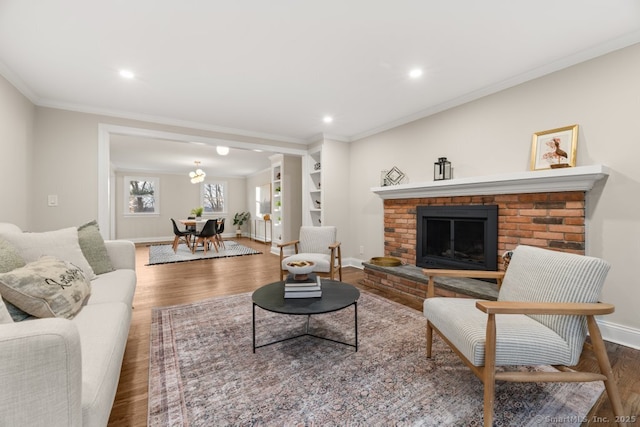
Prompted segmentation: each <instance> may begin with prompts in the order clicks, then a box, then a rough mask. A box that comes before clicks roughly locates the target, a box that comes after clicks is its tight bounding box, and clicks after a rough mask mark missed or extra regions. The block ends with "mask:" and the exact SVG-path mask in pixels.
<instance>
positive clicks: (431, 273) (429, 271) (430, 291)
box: [422, 268, 504, 298]
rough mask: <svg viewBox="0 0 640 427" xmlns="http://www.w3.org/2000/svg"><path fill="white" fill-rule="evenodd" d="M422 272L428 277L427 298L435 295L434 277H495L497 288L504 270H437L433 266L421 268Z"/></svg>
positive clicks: (500, 283)
mask: <svg viewBox="0 0 640 427" xmlns="http://www.w3.org/2000/svg"><path fill="white" fill-rule="evenodd" d="M422 272H423V273H424V275H425V276H427V277H428V278H429V284H428V285H427V298H433V297H435V296H436V283H435V277H436V276H440V277H466V278H468V279H495V280H496V282H497V283H498V289H500V286H501V285H502V279H503V278H504V271H486V270H438V269H434V268H423V269H422Z"/></svg>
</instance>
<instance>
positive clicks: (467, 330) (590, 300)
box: [423, 245, 624, 426]
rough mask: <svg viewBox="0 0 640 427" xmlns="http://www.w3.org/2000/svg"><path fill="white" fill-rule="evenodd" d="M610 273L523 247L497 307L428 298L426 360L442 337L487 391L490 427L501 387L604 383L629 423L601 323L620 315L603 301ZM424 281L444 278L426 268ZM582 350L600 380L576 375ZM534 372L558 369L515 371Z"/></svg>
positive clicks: (586, 260)
mask: <svg viewBox="0 0 640 427" xmlns="http://www.w3.org/2000/svg"><path fill="white" fill-rule="evenodd" d="M609 267H610V266H609V264H608V263H607V262H606V261H604V260H601V259H598V258H594V257H588V256H582V255H576V254H571V253H564V252H558V251H552V250H548V249H541V248H535V247H531V246H523V245H521V246H518V247H517V248H516V249H515V250H514V251H513V253H512V256H511V261H510V262H509V268H508V269H507V271H506V272H505V273H504V278H503V279H502V285H501V286H500V292H499V294H498V301H484V300H475V299H470V298H447V297H436V298H427V299H425V301H424V308H423V312H424V316H425V317H426V318H427V330H426V336H427V357H428V358H431V351H432V340H433V331H436V332H437V333H438V335H439V336H440V337H442V338H443V340H444V341H445V342H446V343H447V344H448V345H449V347H451V348H452V349H453V350H454V351H455V353H456V354H457V355H458V356H460V358H461V359H462V360H463V361H464V362H465V364H466V365H467V366H468V367H469V368H470V369H471V371H472V372H473V373H474V374H475V375H476V376H477V377H478V378H479V379H480V380H481V381H482V383H483V384H484V425H485V426H491V425H492V423H493V407H494V401H495V389H496V384H495V383H496V381H512V382H588V381H603V383H604V385H605V388H606V390H607V394H608V396H609V401H610V402H611V406H612V409H613V413H614V414H615V415H616V418H621V419H622V418H624V417H622V415H623V414H622V403H621V401H620V395H619V393H618V387H617V385H616V381H615V378H614V376H613V372H612V369H611V364H610V362H609V357H608V355H607V350H606V348H605V345H604V342H603V340H602V336H601V335H600V330H599V328H598V324H597V323H596V320H595V316H598V315H605V314H610V313H612V312H613V311H614V307H613V305H611V304H605V303H600V302H598V300H599V298H600V292H601V290H602V287H603V285H604V281H605V278H606V276H607V273H608V271H609ZM449 273H452V271H451V270H446V271H444V272H443V273H442V275H443V276H448V275H449ZM425 274H427V275H436V276H437V275H438V271H437V270H433V269H427V270H425ZM470 275H471V277H473V276H474V272H471V274H470ZM455 277H460V276H459V275H458V276H455ZM587 332H588V333H589V336H590V341H591V344H588V343H587V342H586V336H587ZM583 348H586V349H590V350H592V351H593V353H594V354H595V356H596V359H597V361H598V367H599V371H600V372H599V373H595V372H584V371H582V372H578V371H576V370H575V369H576V368H575V365H577V364H578V361H579V360H580V355H581V354H582V351H583ZM532 365H549V366H552V367H553V368H555V369H552V370H550V371H549V372H547V371H534V372H529V371H528V370H527V369H516V367H517V366H532ZM496 367H502V368H499V369H496ZM569 367H572V368H569Z"/></svg>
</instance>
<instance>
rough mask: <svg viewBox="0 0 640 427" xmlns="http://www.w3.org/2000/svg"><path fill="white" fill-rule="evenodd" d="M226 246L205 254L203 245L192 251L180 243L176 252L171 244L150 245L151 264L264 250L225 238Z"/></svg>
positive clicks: (258, 252)
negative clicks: (257, 249) (194, 251)
mask: <svg viewBox="0 0 640 427" xmlns="http://www.w3.org/2000/svg"><path fill="white" fill-rule="evenodd" d="M224 245H225V247H224V248H223V247H219V248H218V252H216V251H215V249H213V248H211V249H210V250H207V254H206V255H205V253H204V250H203V249H202V246H200V247H198V249H197V250H196V253H195V254H194V253H191V249H189V247H188V246H187V245H185V244H184V243H180V245H178V250H177V251H176V252H175V253H174V252H173V248H172V247H171V245H153V246H149V264H147V265H156V264H168V263H172V262H184V261H196V260H199V259H209V258H228V257H233V256H243V255H256V254H261V253H262V252H260V251H256V250H254V249H251V248H248V247H246V246H243V245H241V244H240V243H237V242H234V241H233V240H225V241H224Z"/></svg>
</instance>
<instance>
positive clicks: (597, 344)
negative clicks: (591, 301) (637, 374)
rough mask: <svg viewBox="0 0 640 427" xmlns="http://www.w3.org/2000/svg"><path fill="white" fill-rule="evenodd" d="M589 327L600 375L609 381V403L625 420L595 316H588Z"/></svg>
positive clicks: (620, 417) (607, 384) (617, 414)
mask: <svg viewBox="0 0 640 427" xmlns="http://www.w3.org/2000/svg"><path fill="white" fill-rule="evenodd" d="M587 326H588V327H589V336H590V337H591V345H592V347H593V352H594V354H595V355H596V359H598V366H599V367H600V373H601V374H602V375H604V376H605V377H607V380H606V381H605V382H604V386H605V388H606V389H607V395H608V396H609V401H610V402H611V408H612V409H613V414H614V415H615V416H616V417H618V419H624V416H623V413H622V411H623V409H622V401H621V400H620V392H619V391H618V384H617V383H616V379H615V377H614V376H613V370H612V369H611V362H609V356H608V355H607V349H606V347H605V345H604V341H603V340H602V335H601V334H600V328H599V327H598V324H597V323H596V319H595V317H594V316H587ZM620 425H626V423H620Z"/></svg>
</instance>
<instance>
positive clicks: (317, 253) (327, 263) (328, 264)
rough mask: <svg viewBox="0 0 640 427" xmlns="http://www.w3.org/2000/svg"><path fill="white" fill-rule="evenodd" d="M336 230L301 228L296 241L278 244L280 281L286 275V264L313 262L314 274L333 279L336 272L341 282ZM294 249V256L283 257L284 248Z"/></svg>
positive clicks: (324, 227)
mask: <svg viewBox="0 0 640 427" xmlns="http://www.w3.org/2000/svg"><path fill="white" fill-rule="evenodd" d="M337 235H338V230H337V228H336V227H334V226H322V227H314V226H302V227H300V236H299V239H298V240H293V241H291V242H286V243H280V244H278V247H279V248H280V280H284V276H285V274H287V273H288V270H287V263H288V262H291V261H313V262H314V263H315V268H314V270H313V272H314V273H316V274H318V275H320V276H326V277H329V278H330V279H331V280H334V278H335V272H336V270H337V271H338V278H339V280H342V252H341V249H340V242H338V241H337V240H336V238H337ZM290 246H293V247H294V254H293V255H290V256H285V253H284V250H285V248H286V247H290Z"/></svg>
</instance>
